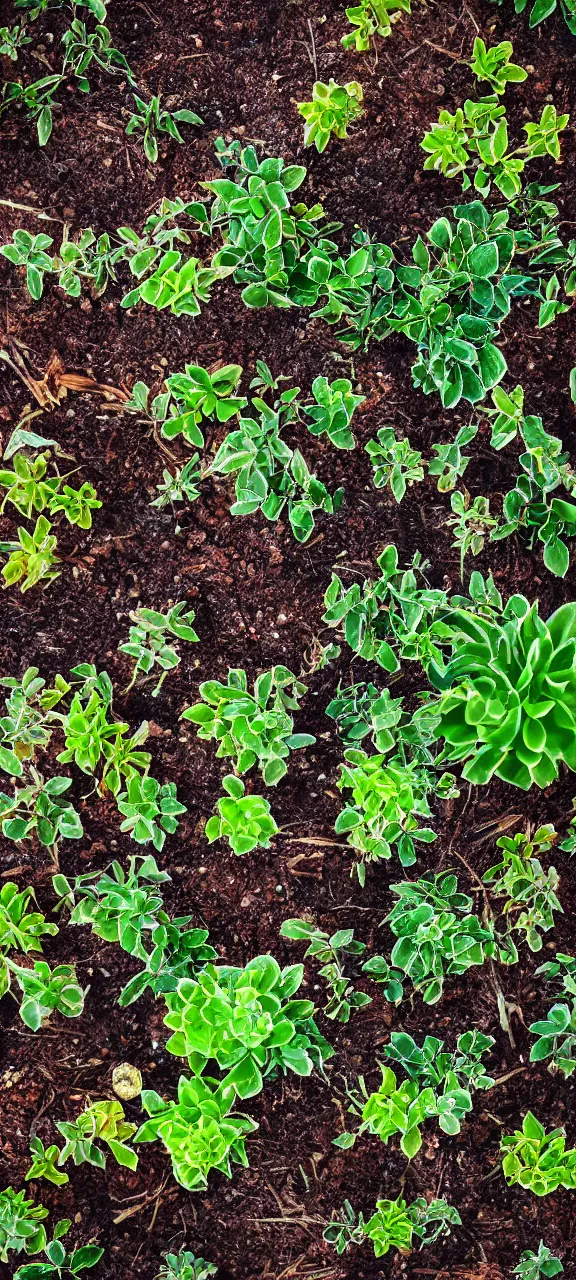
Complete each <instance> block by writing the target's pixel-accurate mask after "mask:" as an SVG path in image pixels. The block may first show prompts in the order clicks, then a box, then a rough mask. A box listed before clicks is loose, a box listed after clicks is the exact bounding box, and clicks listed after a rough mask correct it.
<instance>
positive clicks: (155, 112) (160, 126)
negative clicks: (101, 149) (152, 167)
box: [126, 93, 203, 164]
mask: <svg viewBox="0 0 576 1280" xmlns="http://www.w3.org/2000/svg"><path fill="white" fill-rule="evenodd" d="M134 102H135V103H136V111H135V112H134V114H133V115H132V116H130V119H129V121H128V124H127V125H126V133H127V134H128V136H129V137H132V136H133V135H134V134H135V135H136V136H137V137H138V138H139V139H140V140H141V142H142V146H143V148H144V155H145V156H146V159H147V160H149V161H150V164H156V161H157V159H158V135H159V134H161V133H166V134H168V137H170V138H174V140H175V141H176V142H184V139H183V137H182V134H181V133H180V130H179V128H178V125H179V124H202V123H203V121H202V120H201V119H200V116H197V115H196V113H195V112H194V111H188V110H180V111H173V112H170V111H164V110H162V107H161V106H160V95H159V94H158V95H156V96H154V97H152V98H151V99H150V101H149V102H144V99H143V98H139V97H138V95H137V94H136V93H135V94H134Z"/></svg>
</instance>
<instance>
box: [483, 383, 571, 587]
mask: <svg viewBox="0 0 576 1280" xmlns="http://www.w3.org/2000/svg"><path fill="white" fill-rule="evenodd" d="M516 390H517V391H521V388H516ZM521 406H522V397H521V398H520V400H519V409H518V411H517V412H518V417H517V420H512V421H511V427H512V428H513V429H514V434H515V428H516V426H517V427H518V429H519V431H520V435H521V437H522V440H523V442H524V444H525V445H526V452H525V453H522V454H521V455H520V458H519V463H520V466H521V468H522V474H520V475H519V476H517V477H516V483H515V486H514V488H513V489H511V490H510V492H509V493H507V494H506V495H505V497H504V502H503V516H504V519H505V523H504V524H503V525H502V526H501V527H500V528H499V529H497V530H495V531H494V532H493V533H492V539H493V540H496V539H500V538H507V537H509V536H510V534H511V533H515V532H516V531H517V530H520V531H521V532H522V533H525V534H527V537H528V545H529V547H530V549H532V547H533V545H534V542H535V540H536V538H537V539H538V541H539V542H542V543H543V544H544V550H543V560H544V564H545V565H546V568H547V569H549V570H550V572H551V573H554V574H556V576H558V577H564V576H565V574H566V573H567V570H568V566H569V563H570V552H569V549H568V546H567V544H566V542H565V541H564V538H565V537H574V536H575V535H576V505H575V504H574V503H573V502H566V501H564V500H563V499H561V498H556V497H555V498H550V497H549V494H551V493H552V492H553V491H554V490H557V489H558V487H559V485H561V484H562V485H564V487H565V489H566V490H567V491H568V493H570V494H571V495H572V496H573V495H574V473H573V470H572V468H571V466H570V463H569V461H568V459H569V454H568V453H565V452H562V441H561V440H560V439H559V438H558V437H557V436H551V435H550V434H549V433H548V432H547V431H545V429H544V427H543V426H542V419H541V418H537V417H533V416H531V415H528V416H527V417H524V416H523V414H522V412H521ZM508 421H510V419H508ZM511 435H512V430H511V431H510V432H506V431H505V433H504V436H505V440H507V439H509V438H510V437H511Z"/></svg>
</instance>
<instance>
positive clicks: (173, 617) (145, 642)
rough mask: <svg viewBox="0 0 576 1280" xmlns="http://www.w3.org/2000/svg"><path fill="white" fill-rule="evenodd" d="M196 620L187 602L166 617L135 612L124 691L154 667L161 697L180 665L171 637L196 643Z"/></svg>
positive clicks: (155, 691)
mask: <svg viewBox="0 0 576 1280" xmlns="http://www.w3.org/2000/svg"><path fill="white" fill-rule="evenodd" d="M195 616H196V615H195V612H194V610H193V609H188V610H186V601H185V600H181V601H180V603H179V604H175V605H173V606H172V608H171V609H169V610H168V612H167V613H166V614H164V613H159V612H158V611H157V610H156V609H136V611H135V612H134V613H131V614H130V618H131V621H132V622H133V624H134V625H133V626H132V627H130V634H129V638H128V640H127V641H125V643H124V644H121V645H119V646H118V649H119V652H120V653H127V654H129V655H130V657H131V658H135V659H136V663H135V666H134V672H133V675H132V680H131V681H130V684H129V685H128V686H127V688H126V689H125V690H124V692H125V693H128V692H129V690H130V689H131V688H132V687H133V685H134V684H135V683H136V680H137V678H138V674H139V672H141V671H142V672H143V673H144V675H149V673H150V672H151V671H152V670H153V668H154V667H155V666H159V667H160V669H161V671H162V675H161V676H160V679H159V681H158V684H157V685H156V687H155V688H154V689H153V690H152V697H153V698H156V697H157V696H158V694H159V692H160V689H161V688H162V684H163V682H164V680H165V679H166V676H167V674H168V672H169V671H173V670H174V668H175V667H177V666H178V663H179V662H180V655H179V653H178V649H177V648H176V646H175V645H174V644H170V643H169V642H168V641H169V637H170V636H174V637H175V638H176V640H188V641H190V642H191V643H194V642H197V641H198V640H199V639H200V637H199V636H198V635H197V634H196V631H195V630H194V628H193V626H192V623H193V621H194V618H195ZM182 812H184V810H182Z"/></svg>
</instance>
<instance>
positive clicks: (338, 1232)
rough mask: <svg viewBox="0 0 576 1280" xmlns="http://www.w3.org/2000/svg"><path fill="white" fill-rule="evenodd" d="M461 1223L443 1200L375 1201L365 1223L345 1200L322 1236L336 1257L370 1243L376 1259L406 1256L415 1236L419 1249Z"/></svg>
mask: <svg viewBox="0 0 576 1280" xmlns="http://www.w3.org/2000/svg"><path fill="white" fill-rule="evenodd" d="M461 1221H462V1220H461V1218H460V1214H459V1213H458V1211H457V1210H456V1209H454V1208H453V1207H452V1206H451V1205H449V1204H448V1203H447V1201H446V1200H432V1201H431V1202H430V1203H428V1202H427V1201H426V1200H425V1199H424V1197H423V1196H419V1197H418V1199H417V1200H413V1202H412V1204H411V1205H407V1204H406V1201H405V1200H403V1199H402V1198H401V1197H398V1199H397V1200H377V1201H376V1209H375V1212H374V1213H373V1214H372V1217H371V1218H369V1219H368V1221H367V1222H366V1221H365V1219H364V1217H363V1215H362V1214H361V1213H360V1214H356V1213H355V1211H354V1209H353V1208H352V1205H351V1204H350V1201H349V1200H345V1201H344V1206H343V1208H342V1209H341V1211H340V1215H339V1217H338V1218H336V1219H335V1220H333V1221H332V1222H330V1223H329V1224H328V1226H327V1227H326V1228H325V1230H324V1233H323V1236H324V1240H326V1242H327V1243H328V1244H331V1245H334V1247H335V1249H336V1252H337V1253H338V1254H341V1253H345V1252H346V1250H347V1249H348V1248H349V1246H350V1245H351V1244H362V1243H363V1242H364V1241H365V1240H370V1241H371V1242H372V1245H373V1248H374V1254H375V1256H376V1257H377V1258H381V1257H383V1256H384V1254H386V1253H388V1252H389V1250H390V1249H399V1250H400V1251H401V1252H402V1253H409V1252H410V1250H411V1249H412V1247H413V1242H414V1236H416V1239H417V1240H418V1241H419V1248H423V1246H424V1245H427V1244H433V1243H434V1241H435V1240H437V1239H438V1238H439V1237H440V1236H446V1235H450V1228H451V1227H452V1226H460V1225H461Z"/></svg>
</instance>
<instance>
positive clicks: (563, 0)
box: [496, 0, 576, 1275]
mask: <svg viewBox="0 0 576 1280" xmlns="http://www.w3.org/2000/svg"><path fill="white" fill-rule="evenodd" d="M496 3H497V4H502V0H496ZM530 4H531V5H532V8H531V9H530V20H529V23H528V25H529V26H530V27H538V26H539V25H540V23H541V22H544V21H545V19H546V18H549V17H550V14H552V13H554V12H555V10H556V9H557V8H559V10H560V13H561V14H562V17H563V19H564V21H565V23H566V26H567V27H568V30H569V31H571V33H572V35H573V36H576V3H575V0H534V3H533V4H532V0H514V8H515V10H516V13H524V10H525V9H526V8H528V7H529V5H530ZM552 1274H553V1273H552V1272H550V1275H552Z"/></svg>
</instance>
